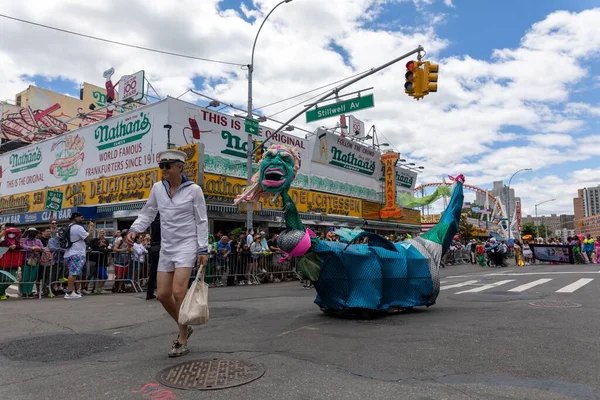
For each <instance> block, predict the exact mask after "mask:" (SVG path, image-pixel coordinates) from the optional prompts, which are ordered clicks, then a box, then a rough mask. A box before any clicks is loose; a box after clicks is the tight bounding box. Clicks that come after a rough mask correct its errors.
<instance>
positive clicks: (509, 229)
mask: <svg viewBox="0 0 600 400" xmlns="http://www.w3.org/2000/svg"><path fill="white" fill-rule="evenodd" d="M522 171H531V168H521V169H520V170H518V171H517V172H515V173H514V174H512V176H511V177H510V179H509V180H508V187H507V189H506V191H507V192H508V193H506V205H507V210H506V213H507V214H508V215H507V217H508V238H509V239H510V233H511V231H512V229H511V223H510V217H511V215H510V214H511V213H510V182H512V179H513V178H514V177H515V175H516V174H518V173H519V172H522Z"/></svg>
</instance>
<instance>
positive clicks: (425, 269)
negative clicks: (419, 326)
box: [235, 144, 464, 311]
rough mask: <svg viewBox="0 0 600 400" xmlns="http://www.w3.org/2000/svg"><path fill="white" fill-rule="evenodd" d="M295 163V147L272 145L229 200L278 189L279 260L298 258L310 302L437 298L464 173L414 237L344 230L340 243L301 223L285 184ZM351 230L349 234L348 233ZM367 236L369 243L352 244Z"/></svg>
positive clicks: (410, 302)
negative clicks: (429, 224) (435, 219)
mask: <svg viewBox="0 0 600 400" xmlns="http://www.w3.org/2000/svg"><path fill="white" fill-rule="evenodd" d="M299 168H300V158H299V155H298V153H297V152H296V150H295V149H293V148H291V147H289V146H285V145H281V144H277V145H271V146H270V147H269V148H268V149H267V151H266V152H265V153H264V155H263V159H262V160H261V162H260V164H259V170H258V172H257V173H256V174H255V175H254V177H253V178H252V184H251V185H250V186H249V187H248V188H247V189H246V190H245V191H244V192H243V193H242V194H241V195H240V196H238V198H237V199H236V201H235V204H238V203H239V202H241V201H257V200H258V199H260V198H261V197H263V198H266V197H270V196H273V197H274V199H278V197H279V196H281V204H282V208H283V212H284V222H285V227H286V229H285V230H284V231H283V232H281V233H280V234H279V237H278V239H277V244H278V247H279V248H280V249H281V250H282V251H284V252H285V253H286V256H285V257H284V258H283V259H287V258H289V257H299V263H298V265H299V268H300V270H301V271H302V273H303V274H304V276H305V277H306V278H307V279H309V280H311V281H313V283H314V286H315V288H316V290H317V298H316V299H315V303H316V304H317V305H319V307H321V309H322V310H324V311H347V310H370V311H390V310H395V309H398V308H410V307H414V306H422V305H424V306H431V305H433V304H435V301H436V298H437V295H438V293H439V286H440V281H439V265H440V260H441V258H442V256H443V255H444V254H445V253H446V251H448V249H449V247H450V245H451V243H452V238H453V237H454V235H455V234H456V232H457V231H458V224H459V220H460V213H461V208H462V204H463V183H464V177H463V176H462V175H461V176H458V177H456V178H452V179H453V180H454V181H455V182H454V185H453V187H452V188H451V193H452V197H451V199H450V203H449V205H448V208H447V209H446V211H445V212H444V213H443V215H442V217H441V219H440V222H439V223H438V224H437V225H436V226H434V227H433V228H432V229H430V230H429V231H428V232H426V233H424V234H423V235H421V236H420V237H417V238H414V239H409V240H406V241H403V242H400V243H392V242H390V241H388V240H387V239H385V238H383V237H382V236H379V235H376V234H373V233H369V232H364V231H361V230H354V231H349V230H347V231H342V232H343V233H342V235H343V236H344V237H345V238H346V242H332V241H325V240H321V239H319V238H317V237H316V235H315V234H314V233H313V232H312V231H311V230H310V229H306V228H305V227H304V225H303V224H302V220H301V219H300V215H299V213H298V210H297V208H296V205H295V204H294V202H293V201H292V198H291V197H290V195H289V193H288V191H289V189H290V186H291V184H292V181H293V179H294V177H295V175H296V173H297V171H298V169H299ZM349 232H351V233H349ZM364 237H368V239H369V240H368V244H358V242H359V241H362V239H363V238H364Z"/></svg>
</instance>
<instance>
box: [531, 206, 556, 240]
mask: <svg viewBox="0 0 600 400" xmlns="http://www.w3.org/2000/svg"><path fill="white" fill-rule="evenodd" d="M554 200H556V199H550V200H546V201H542V202H541V203H537V204H536V205H535V225H536V226H535V236H537V237H540V225H539V224H538V219H537V217H538V215H537V208H538V206H541V205H542V204H544V203H549V202H551V201H554ZM547 231H548V227H546V232H547Z"/></svg>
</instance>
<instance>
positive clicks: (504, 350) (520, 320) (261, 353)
mask: <svg viewBox="0 0 600 400" xmlns="http://www.w3.org/2000/svg"><path fill="white" fill-rule="evenodd" d="M442 289H443V290H442V292H441V294H440V297H439V298H438V303H437V304H436V305H435V306H433V307H431V308H429V309H426V308H420V309H415V310H414V311H410V312H404V313H400V314H396V315H392V316H388V317H385V318H381V319H375V320H352V319H341V318H336V317H330V316H326V315H324V314H322V313H321V312H320V311H319V309H318V307H317V306H315V305H314V304H313V299H314V291H307V290H304V289H302V287H301V286H300V284H299V283H297V282H295V283H281V284H270V285H261V286H254V287H245V286H243V287H231V288H217V289H211V290H210V306H211V321H210V323H209V324H208V325H206V326H203V327H200V328H197V329H196V333H194V336H192V338H191V339H190V345H191V349H192V353H190V354H189V355H187V356H185V357H184V358H180V359H169V358H167V357H166V353H167V351H168V350H169V349H170V344H171V341H172V340H174V339H175V336H176V333H175V332H176V331H175V325H174V323H173V322H172V321H170V320H169V319H168V318H167V316H166V314H165V312H164V311H162V308H161V307H160V304H159V303H158V302H156V301H150V302H149V301H145V300H144V299H143V298H142V297H141V296H140V295H104V296H88V297H85V298H83V299H81V300H69V301H67V300H63V299H60V298H56V299H46V300H42V301H39V300H28V299H24V300H16V299H12V300H9V301H6V302H2V303H0V321H1V322H0V399H2V400H22V399H23V400H24V399H35V400H42V399H65V400H70V399H73V400H75V399H83V398H87V399H154V400H158V399H162V400H166V399H169V400H174V399H202V398H207V399H208V398H210V399H232V398H238V399H246V398H248V399H249V398H256V399H278V400H279V399H344V400H349V399H364V398H370V399H420V400H425V399H435V400H439V399H461V400H463V399H486V400H487V399H543V400H554V399H600V339H599V338H600V336H599V335H600V334H599V332H600V322H599V321H600V301H599V300H598V294H599V293H600V291H599V289H600V266H599V265H587V266H585V265H584V266H577V265H542V266H529V267H522V268H515V267H511V268H502V269H491V268H481V267H477V266H471V265H466V266H449V267H447V268H446V269H444V270H442ZM543 300H546V301H558V302H562V303H561V304H562V305H563V306H573V307H572V308H542V307H534V306H532V305H531V304H530V303H532V302H536V301H543ZM573 303H575V304H573ZM552 304H556V303H552ZM579 305H580V306H579ZM14 339H23V341H22V342H20V343H16V345H15V342H12V340H14ZM196 359H207V360H210V359H224V360H233V359H237V360H248V361H252V362H255V363H259V364H261V365H262V366H263V367H264V368H265V370H266V372H265V374H264V376H262V378H260V379H258V380H256V381H254V382H251V383H249V384H247V385H243V386H239V387H235V388H231V389H224V390H218V391H202V392H199V391H184V390H177V389H171V388H168V387H164V386H160V385H158V384H157V383H156V382H157V381H156V376H157V374H158V373H159V371H161V370H162V369H164V368H166V367H168V366H172V365H175V364H178V363H181V362H183V361H188V360H196Z"/></svg>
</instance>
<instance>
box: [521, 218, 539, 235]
mask: <svg viewBox="0 0 600 400" xmlns="http://www.w3.org/2000/svg"><path fill="white" fill-rule="evenodd" d="M521 235H522V236H526V235H531V236H532V237H536V236H537V235H536V231H535V225H534V224H533V222H530V221H527V222H524V223H523V225H521Z"/></svg>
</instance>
